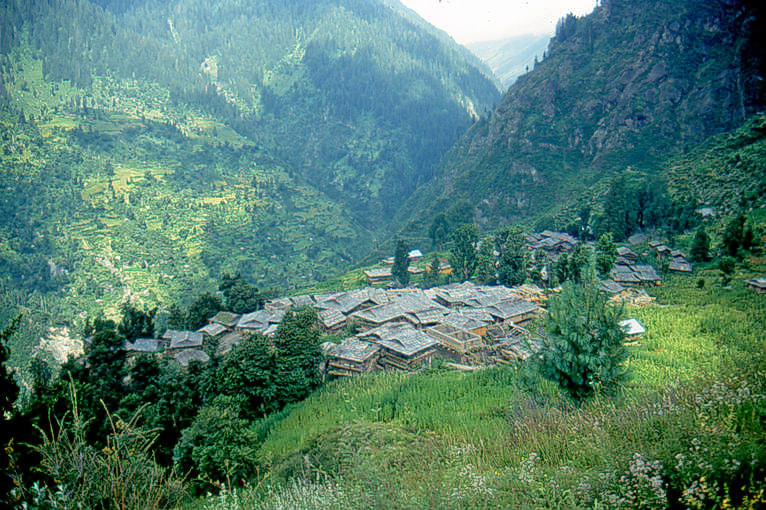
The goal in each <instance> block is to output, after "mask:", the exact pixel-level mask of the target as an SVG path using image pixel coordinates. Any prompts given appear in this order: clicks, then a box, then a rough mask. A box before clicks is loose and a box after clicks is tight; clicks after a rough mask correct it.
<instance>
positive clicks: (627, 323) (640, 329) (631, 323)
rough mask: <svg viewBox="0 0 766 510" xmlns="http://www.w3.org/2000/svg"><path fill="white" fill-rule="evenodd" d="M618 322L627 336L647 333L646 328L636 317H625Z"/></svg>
mask: <svg viewBox="0 0 766 510" xmlns="http://www.w3.org/2000/svg"><path fill="white" fill-rule="evenodd" d="M618 324H619V326H620V329H622V331H623V333H625V334H626V335H627V336H638V335H643V334H644V333H646V328H644V326H643V325H642V324H641V323H640V322H638V320H636V319H625V320H624V321H620V322H619V323H618Z"/></svg>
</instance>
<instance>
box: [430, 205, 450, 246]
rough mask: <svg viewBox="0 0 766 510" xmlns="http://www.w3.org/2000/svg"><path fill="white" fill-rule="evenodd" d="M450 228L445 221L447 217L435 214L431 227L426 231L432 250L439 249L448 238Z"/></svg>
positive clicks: (442, 214)
mask: <svg viewBox="0 0 766 510" xmlns="http://www.w3.org/2000/svg"><path fill="white" fill-rule="evenodd" d="M449 234H450V227H449V223H448V221H447V215H446V214H444V213H439V214H437V215H436V216H435V217H434V219H433V221H432V222H431V227H430V229H429V230H428V235H429V237H430V238H431V243H432V245H433V247H434V248H438V247H440V246H441V245H442V244H444V243H445V242H446V241H447V239H448V238H449Z"/></svg>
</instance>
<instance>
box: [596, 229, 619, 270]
mask: <svg viewBox="0 0 766 510" xmlns="http://www.w3.org/2000/svg"><path fill="white" fill-rule="evenodd" d="M616 258H617V248H616V247H615V245H614V238H613V237H612V233H611V232H607V233H606V234H603V235H602V236H601V237H599V238H598V242H597V243H596V270H597V271H598V274H599V275H600V276H601V277H602V278H604V277H606V275H608V274H609V272H610V271H611V270H612V265H614V261H615V259H616Z"/></svg>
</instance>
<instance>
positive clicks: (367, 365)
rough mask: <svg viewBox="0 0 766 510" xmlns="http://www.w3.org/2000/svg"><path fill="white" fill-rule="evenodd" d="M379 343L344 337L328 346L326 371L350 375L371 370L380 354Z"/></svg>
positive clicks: (332, 373) (333, 373) (331, 373)
mask: <svg viewBox="0 0 766 510" xmlns="http://www.w3.org/2000/svg"><path fill="white" fill-rule="evenodd" d="M380 349H381V347H380V345H378V344H377V343H374V342H368V341H365V340H362V339H360V338H357V337H351V338H346V339H345V340H343V342H341V343H340V344H339V345H333V346H330V347H328V349H327V353H326V357H327V364H326V367H327V373H328V374H330V375H342V376H350V375H355V374H364V373H368V372H371V371H373V370H374V369H375V368H376V366H375V362H376V361H377V359H378V357H379V356H380Z"/></svg>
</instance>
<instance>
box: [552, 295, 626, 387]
mask: <svg viewBox="0 0 766 510" xmlns="http://www.w3.org/2000/svg"><path fill="white" fill-rule="evenodd" d="M620 314H621V310H619V309H616V308H613V307H611V306H609V304H608V303H607V298H606V296H605V295H604V294H603V293H602V292H600V291H599V289H598V286H597V285H596V284H595V283H594V282H588V283H586V284H585V285H582V284H575V283H571V282H567V283H565V284H564V285H563V286H562V290H561V292H560V293H559V294H558V295H556V296H554V297H553V298H551V300H550V302H549V307H548V315H547V316H546V322H545V331H546V334H547V337H546V340H545V343H546V349H545V351H544V352H543V361H542V367H543V370H544V373H545V374H546V376H547V377H549V378H550V379H551V380H553V381H556V382H557V383H558V384H559V385H560V386H561V387H562V388H563V389H565V390H566V391H567V392H569V394H570V395H572V396H573V397H574V398H583V397H586V396H587V395H589V394H591V393H592V392H594V391H595V390H597V389H599V388H610V387H612V386H613V385H614V384H615V383H617V382H619V381H620V380H621V379H622V377H623V376H624V375H625V370H624V367H623V366H622V363H623V361H624V360H625V358H626V357H627V351H626V349H625V346H624V345H623V343H622V342H623V339H624V336H625V335H624V333H623V331H622V330H621V329H620V326H619V324H618V320H619V317H620Z"/></svg>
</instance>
